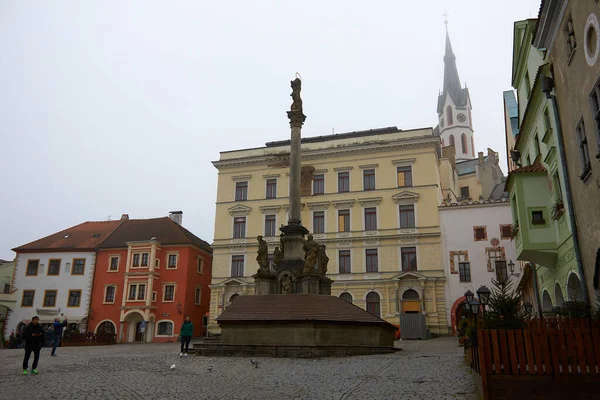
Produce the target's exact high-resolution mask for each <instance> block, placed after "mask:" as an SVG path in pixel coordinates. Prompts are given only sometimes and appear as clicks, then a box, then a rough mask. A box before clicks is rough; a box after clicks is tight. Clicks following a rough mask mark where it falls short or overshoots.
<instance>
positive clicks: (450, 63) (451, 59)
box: [443, 26, 462, 101]
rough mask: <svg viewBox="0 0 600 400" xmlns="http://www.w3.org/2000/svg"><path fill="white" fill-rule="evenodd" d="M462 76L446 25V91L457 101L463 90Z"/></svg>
mask: <svg viewBox="0 0 600 400" xmlns="http://www.w3.org/2000/svg"><path fill="white" fill-rule="evenodd" d="M461 89H462V88H461V85H460V78H459V77H458V68H456V56H455V55H454V52H453V51H452V43H451V42H450V35H449V34H448V26H446V53H445V54H444V90H443V92H444V93H449V94H450V96H451V97H452V98H453V99H454V100H455V101H456V100H457V97H458V96H457V94H458V93H459V91H460V90H461Z"/></svg>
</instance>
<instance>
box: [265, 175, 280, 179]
mask: <svg viewBox="0 0 600 400" xmlns="http://www.w3.org/2000/svg"><path fill="white" fill-rule="evenodd" d="M280 176H281V174H265V175H263V176H262V177H263V178H265V179H268V178H279V177H280Z"/></svg>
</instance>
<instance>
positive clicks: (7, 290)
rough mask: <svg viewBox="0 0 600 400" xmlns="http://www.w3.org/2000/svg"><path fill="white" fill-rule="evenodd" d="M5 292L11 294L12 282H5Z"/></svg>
mask: <svg viewBox="0 0 600 400" xmlns="http://www.w3.org/2000/svg"><path fill="white" fill-rule="evenodd" d="M2 293H3V294H10V283H5V284H4V288H3V290H2Z"/></svg>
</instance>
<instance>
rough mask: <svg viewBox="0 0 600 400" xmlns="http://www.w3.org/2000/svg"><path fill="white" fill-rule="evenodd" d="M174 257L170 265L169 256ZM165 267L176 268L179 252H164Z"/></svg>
mask: <svg viewBox="0 0 600 400" xmlns="http://www.w3.org/2000/svg"><path fill="white" fill-rule="evenodd" d="M173 256H174V257H175V265H174V266H171V257H173ZM166 259H167V260H166V261H167V262H166V264H167V266H166V267H165V268H166V269H177V264H179V253H174V252H170V253H167V254H166Z"/></svg>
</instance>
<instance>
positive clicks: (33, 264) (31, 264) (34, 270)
mask: <svg viewBox="0 0 600 400" xmlns="http://www.w3.org/2000/svg"><path fill="white" fill-rule="evenodd" d="M39 266H40V260H28V261H27V271H26V273H25V275H27V276H31V275H37V274H38V267H39Z"/></svg>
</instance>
